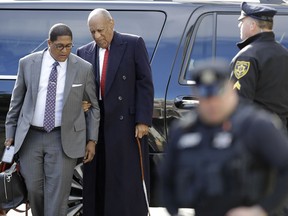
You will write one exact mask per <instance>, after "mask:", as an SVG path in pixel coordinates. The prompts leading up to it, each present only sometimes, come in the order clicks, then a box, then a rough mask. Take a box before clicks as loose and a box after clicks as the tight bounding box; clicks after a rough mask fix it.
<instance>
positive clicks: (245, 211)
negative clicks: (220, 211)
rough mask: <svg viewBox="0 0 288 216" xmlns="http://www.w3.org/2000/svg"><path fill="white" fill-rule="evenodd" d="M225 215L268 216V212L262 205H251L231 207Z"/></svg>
mask: <svg viewBox="0 0 288 216" xmlns="http://www.w3.org/2000/svg"><path fill="white" fill-rule="evenodd" d="M225 216H268V214H267V212H266V211H265V210H264V209H263V208H262V207H261V206H251V207H238V208H234V209H231V210H230V211H228V212H227V214H226V215H225Z"/></svg>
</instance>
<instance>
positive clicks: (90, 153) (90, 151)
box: [83, 141, 96, 163]
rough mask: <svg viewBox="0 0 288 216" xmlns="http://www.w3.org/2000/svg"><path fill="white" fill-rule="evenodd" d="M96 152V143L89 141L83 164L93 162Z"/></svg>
mask: <svg viewBox="0 0 288 216" xmlns="http://www.w3.org/2000/svg"><path fill="white" fill-rule="evenodd" d="M95 152H96V143H95V142H94V141H88V143H87V145H86V151H85V157H84V159H83V163H88V162H90V161H92V160H93V158H94V155H95Z"/></svg>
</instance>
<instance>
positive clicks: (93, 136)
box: [84, 65, 100, 141]
mask: <svg viewBox="0 0 288 216" xmlns="http://www.w3.org/2000/svg"><path fill="white" fill-rule="evenodd" d="M84 100H87V101H89V102H90V103H91V107H90V109H89V111H88V112H87V113H86V124H87V140H95V141H97V140H98V135H99V124H100V108H99V105H98V99H97V96H96V87H95V79H94V74H93V69H92V65H91V67H89V72H88V75H87V79H86V85H85V97H84Z"/></svg>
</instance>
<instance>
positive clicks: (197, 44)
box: [185, 14, 214, 80]
mask: <svg viewBox="0 0 288 216" xmlns="http://www.w3.org/2000/svg"><path fill="white" fill-rule="evenodd" d="M197 23H198V25H197V24H196V25H195V30H194V32H195V33H194V34H192V40H191V43H190V45H189V46H190V48H189V49H188V50H190V54H189V56H190V57H189V60H188V65H187V69H186V73H185V80H187V79H188V80H189V78H190V72H189V71H191V69H193V67H195V66H196V65H197V62H198V61H199V60H201V59H203V58H209V57H212V55H213V52H212V51H213V32H214V30H213V26H214V24H213V14H209V15H205V16H202V17H201V18H200V19H199V21H198V22H197ZM188 52H189V51H188Z"/></svg>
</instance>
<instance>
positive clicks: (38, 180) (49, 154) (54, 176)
mask: <svg viewBox="0 0 288 216" xmlns="http://www.w3.org/2000/svg"><path fill="white" fill-rule="evenodd" d="M19 160H20V171H21V173H22V175H23V177H24V179H25V182H26V185H27V190H28V199H29V202H30V205H31V210H32V214H33V216H66V215H67V203H68V198H69V193H70V187H71V183H72V177H73V171H74V167H75V165H76V163H77V159H72V158H69V157H67V156H66V155H65V154H64V152H63V149H62V145H61V130H56V131H52V132H50V133H46V132H41V131H37V130H34V129H29V131H28V134H27V136H26V138H25V140H24V142H23V145H22V147H21V149H20V151H19Z"/></svg>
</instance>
